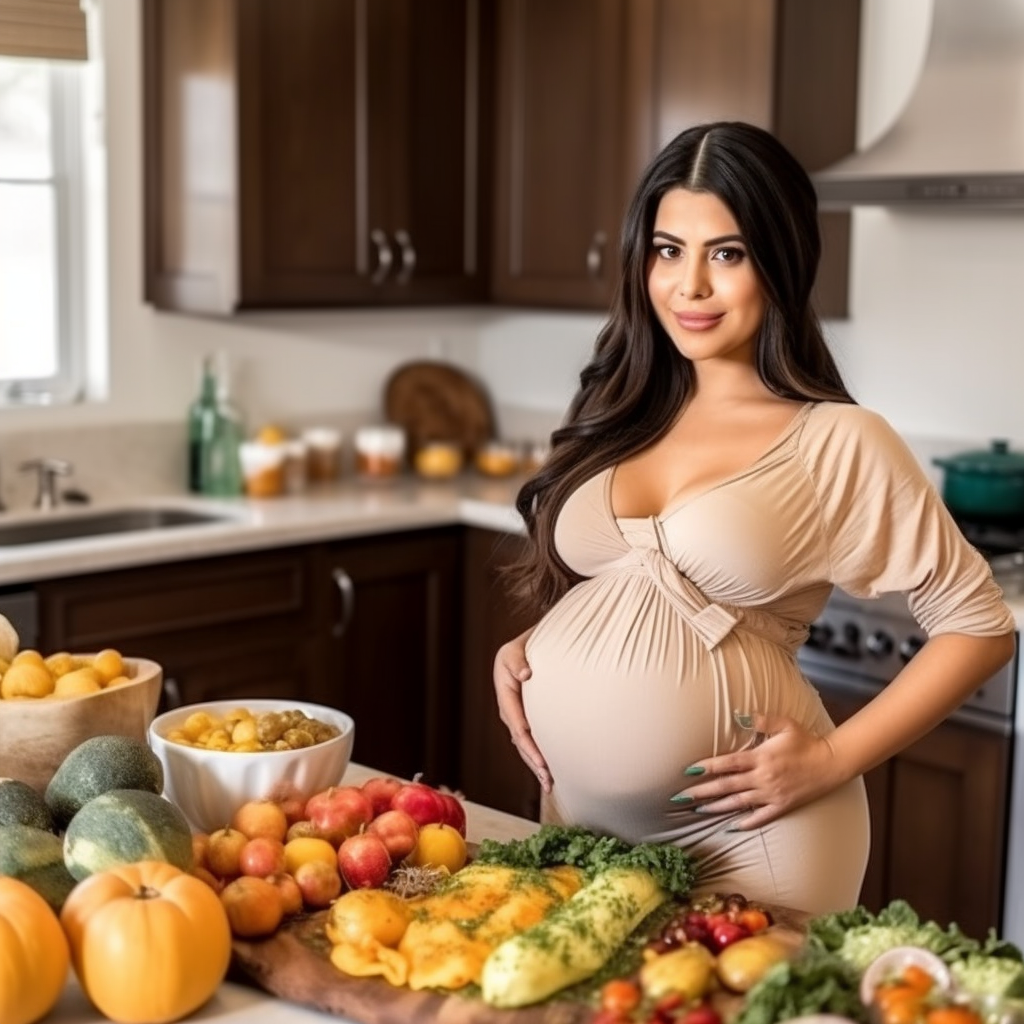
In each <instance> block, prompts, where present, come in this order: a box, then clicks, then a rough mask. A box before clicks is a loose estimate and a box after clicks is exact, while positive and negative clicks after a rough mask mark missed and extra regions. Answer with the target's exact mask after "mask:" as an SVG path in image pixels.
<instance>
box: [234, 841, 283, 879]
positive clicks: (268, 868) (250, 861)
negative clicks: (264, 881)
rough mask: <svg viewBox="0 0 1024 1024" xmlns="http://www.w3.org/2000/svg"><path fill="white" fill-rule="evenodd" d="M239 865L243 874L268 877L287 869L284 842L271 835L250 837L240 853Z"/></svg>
mask: <svg viewBox="0 0 1024 1024" xmlns="http://www.w3.org/2000/svg"><path fill="white" fill-rule="evenodd" d="M238 867H239V869H240V871H241V872H242V874H243V875H254V876H255V877H256V878H266V877H267V876H268V875H276V874H278V873H280V872H281V871H284V870H285V869H286V863H285V855H284V843H282V842H281V840H280V839H271V838H270V836H257V837H256V838H255V839H250V840H249V841H248V842H247V843H246V844H245V846H243V847H242V849H241V851H240V852H239V854H238Z"/></svg>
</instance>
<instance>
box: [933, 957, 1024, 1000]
mask: <svg viewBox="0 0 1024 1024" xmlns="http://www.w3.org/2000/svg"><path fill="white" fill-rule="evenodd" d="M949 969H950V971H951V972H952V975H953V980H954V981H955V982H956V984H957V985H958V986H959V987H960V988H961V989H963V990H964V991H965V992H969V993H970V994H971V995H973V996H987V995H989V996H1011V997H1015V996H1024V963H1022V962H1021V961H1020V960H1014V959H1012V958H1010V957H1006V956H983V955H982V954H980V953H968V954H967V956H966V957H964V959H963V960H955V961H954V962H953V963H951V964H950V965H949Z"/></svg>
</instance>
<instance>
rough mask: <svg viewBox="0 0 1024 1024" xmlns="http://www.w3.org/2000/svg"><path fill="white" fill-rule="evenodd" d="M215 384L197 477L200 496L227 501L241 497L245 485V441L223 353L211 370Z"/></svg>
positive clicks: (240, 417)
mask: <svg viewBox="0 0 1024 1024" xmlns="http://www.w3.org/2000/svg"><path fill="white" fill-rule="evenodd" d="M212 372H213V377H214V381H215V385H214V391H215V399H214V411H213V416H212V417H209V418H208V419H206V420H204V427H205V428H206V429H205V432H204V435H203V442H202V446H201V458H200V476H201V481H202V493H203V494H206V495H210V496H212V497H220V498H230V497H235V496H236V495H239V494H242V493H243V490H244V481H243V477H242V463H241V459H240V457H239V448H240V446H241V444H242V441H243V440H244V439H245V428H244V426H243V423H242V416H241V414H240V413H239V411H238V409H237V408H236V407H235V406H234V405H233V403H232V401H231V394H230V381H229V379H228V367H227V360H226V358H225V357H224V355H223V353H222V354H221V355H220V358H219V363H218V365H217V366H216V368H215V369H213V371H212Z"/></svg>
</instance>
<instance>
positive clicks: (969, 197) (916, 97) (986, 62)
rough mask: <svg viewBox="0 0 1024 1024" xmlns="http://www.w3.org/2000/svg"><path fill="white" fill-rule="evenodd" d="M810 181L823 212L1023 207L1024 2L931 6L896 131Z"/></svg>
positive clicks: (939, 2)
mask: <svg viewBox="0 0 1024 1024" xmlns="http://www.w3.org/2000/svg"><path fill="white" fill-rule="evenodd" d="M813 177H814V183H815V187H816V188H817V190H818V198H819V201H820V204H821V206H822V208H824V209H844V208H849V207H852V206H867V205H873V206H898V205H927V204H930V205H946V206H969V207H1020V208H1024V0H934V5H933V9H932V23H931V34H930V37H929V42H928V48H927V52H926V55H925V60H924V65H923V68H922V70H921V74H920V76H919V77H918V80H917V84H916V85H915V87H914V89H913V91H912V93H911V95H910V98H909V100H908V101H907V104H906V106H905V107H904V109H903V111H902V113H901V114H900V115H899V117H898V118H897V119H896V122H895V123H894V125H893V126H892V127H891V128H890V129H889V130H888V131H887V132H886V133H885V134H884V135H883V136H882V137H881V138H880V139H879V140H878V141H877V142H875V143H874V144H873V145H871V146H869V147H868V148H867V149H864V150H862V151H859V152H857V153H854V154H853V155H851V156H849V157H846V158H844V159H843V160H841V161H839V162H838V163H836V164H833V165H832V166H831V167H829V168H826V169H825V170H823V171H820V172H818V173H817V174H815V175H813Z"/></svg>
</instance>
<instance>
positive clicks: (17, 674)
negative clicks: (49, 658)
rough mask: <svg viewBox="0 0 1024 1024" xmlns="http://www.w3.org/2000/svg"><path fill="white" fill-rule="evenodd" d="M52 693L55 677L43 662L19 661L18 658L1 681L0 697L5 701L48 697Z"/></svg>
mask: <svg viewBox="0 0 1024 1024" xmlns="http://www.w3.org/2000/svg"><path fill="white" fill-rule="evenodd" d="M18 657H19V658H20V657H21V655H18ZM51 693H53V676H51V675H50V670H49V669H48V668H47V667H46V666H45V665H44V664H43V663H42V661H39V662H35V661H32V660H31V659H26V660H23V661H18V658H15V659H14V661H13V662H12V663H11V667H10V668H9V669H8V670H7V671H6V672H5V673H4V677H3V680H2V681H0V697H3V698H4V699H5V700H10V699H11V698H12V697H48V696H49V695H50V694H51Z"/></svg>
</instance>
